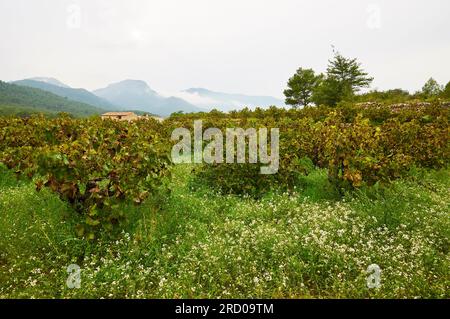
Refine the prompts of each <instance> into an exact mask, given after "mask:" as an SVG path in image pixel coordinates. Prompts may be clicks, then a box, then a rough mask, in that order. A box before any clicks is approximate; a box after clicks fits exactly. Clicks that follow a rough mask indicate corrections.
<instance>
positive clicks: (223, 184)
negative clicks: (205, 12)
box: [0, 102, 450, 298]
mask: <svg viewBox="0 0 450 319" xmlns="http://www.w3.org/2000/svg"><path fill="white" fill-rule="evenodd" d="M449 111H450V110H449V106H448V104H445V103H441V102H434V103H418V102H417V103H408V104H400V105H394V106H392V105H391V106H389V105H381V104H380V105H378V104H362V105H354V104H348V105H342V106H341V107H339V108H330V107H314V108H312V107H307V108H304V109H300V110H296V109H290V110H286V109H277V108H275V107H273V108H269V109H267V110H261V109H256V110H254V111H250V110H248V109H244V110H242V111H234V112H230V113H221V112H218V111H212V112H210V113H193V114H173V115H172V116H171V117H169V118H168V119H166V120H165V121H163V122H162V123H160V122H158V121H155V120H153V119H144V120H138V121H134V122H119V121H113V120H101V119H100V118H98V117H92V118H87V119H86V118H85V119H74V118H71V117H69V116H67V115H64V114H62V115H61V116H59V117H57V118H46V117H44V116H32V117H28V118H13V117H4V118H0V163H1V164H2V168H1V176H2V181H0V213H1V214H2V215H1V216H0V231H1V232H2V234H4V235H3V238H2V239H1V240H0V249H1V253H0V282H1V283H2V284H1V286H0V297H15V296H35V297H58V296H64V297H149V296H150V297H218V296H222V297H230V296H231V297H438V298H448V297H449V295H448V291H449V290H448V288H449V286H448V285H449V284H450V281H449V278H450V277H449V275H450V274H449V272H448V269H449V266H450V255H449V245H450V236H449V233H448V231H449V229H450V227H449V225H450V221H449V214H448V213H449V205H450V195H449V192H448V189H449V186H450V185H449V172H448V168H449V167H448V165H449V163H450V127H449V120H450V113H449ZM196 119H202V120H203V129H204V130H206V129H207V128H213V127H214V128H218V129H220V130H222V131H224V130H225V129H226V128H233V127H239V128H244V129H246V128H268V129H270V128H279V130H280V142H279V145H280V150H279V152H280V153H279V157H280V160H279V170H278V173H277V174H273V175H263V174H260V169H259V168H260V164H249V163H247V164H225V163H215V164H211V165H210V164H174V163H172V161H171V158H170V154H171V149H172V146H173V145H174V143H175V142H176V141H173V140H171V132H172V131H173V130H174V129H176V128H180V127H184V128H188V129H189V130H193V124H194V120H196ZM399 189H400V190H401V191H399ZM420 194H422V197H420ZM416 195H418V197H415V196H416ZM46 205H53V206H46ZM49 207H53V209H50V208H49ZM55 207H57V208H55ZM49 209H50V211H49ZM44 212H45V213H44ZM41 213H42V214H43V215H42V216H39V214H41ZM396 214H397V215H396ZM20 218H24V221H23V222H24V223H25V224H23V225H21V226H19V224H21V221H20V220H19V219H20ZM40 218H44V219H47V220H44V221H42V220H41V221H39V220H40ZM27 223H31V224H27ZM20 227H21V228H20ZM19 229H20V230H19ZM30 234H32V235H30ZM17 242H22V243H23V245H19V246H20V247H22V248H20V249H19V248H17V247H19V246H17ZM27 243H28V244H27ZM42 256H45V257H42ZM22 257H25V258H26V259H27V260H28V259H29V260H31V261H30V262H29V263H28V262H27V263H23V262H22V263H20V264H18V266H17V265H16V264H15V262H16V261H17V260H20V259H21V258H22ZM239 258H241V259H242V262H238V261H239V260H241V259H239ZM203 261H208V263H209V261H210V262H211V263H213V265H209V264H208V265H207V264H206V263H205V262H203ZM71 262H75V263H77V264H80V266H81V267H82V268H83V267H84V268H83V269H85V270H84V271H85V274H86V277H84V282H85V286H83V288H82V289H81V290H78V291H77V290H68V289H67V288H65V287H64V284H65V282H64V280H61V277H64V267H65V266H64V265H66V264H67V265H68V264H70V263H71ZM375 262H377V263H380V264H382V265H380V266H381V268H382V269H385V274H386V275H385V276H386V277H385V278H386V281H385V282H386V284H385V286H383V287H382V288H381V289H379V290H374V291H370V290H368V289H367V287H365V284H364V280H365V279H364V278H365V275H364V270H365V268H367V266H368V265H369V264H371V263H375ZM55 265H56V266H55ZM191 265H195V267H196V268H195V269H191V267H190V266H191ZM55 267H56V268H55ZM36 269H38V270H36ZM15 272H18V273H20V274H21V275H19V276H14V275H13V274H14V273H15ZM27 272H31V273H32V274H33V275H28V273H27ZM43 273H46V276H47V277H45V278H53V279H52V280H53V281H51V282H50V281H47V279H44V275H43ZM405 274H406V275H405ZM405 276H406V277H405ZM408 276H409V277H408ZM36 278H37V279H36ZM58 278H59V279H58ZM213 278H215V280H217V282H215V281H213ZM233 278H237V281H236V280H233ZM130 282H131V283H132V288H127V287H130ZM37 287H40V288H39V289H38V288H37ZM358 287H359V288H358Z"/></svg>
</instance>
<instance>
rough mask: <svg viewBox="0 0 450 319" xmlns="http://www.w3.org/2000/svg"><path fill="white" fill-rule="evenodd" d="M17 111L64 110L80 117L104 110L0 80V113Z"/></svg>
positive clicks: (52, 111)
mask: <svg viewBox="0 0 450 319" xmlns="http://www.w3.org/2000/svg"><path fill="white" fill-rule="evenodd" d="M19 111H20V112H22V111H23V112H25V114H30V113H48V114H56V113H59V112H66V113H70V114H73V115H74V116H80V117H81V116H89V115H94V114H101V113H103V112H104V111H105V110H103V109H101V108H97V107H94V106H92V105H89V104H85V103H80V102H75V101H71V100H68V99H66V98H64V97H61V96H58V95H55V94H53V93H50V92H47V91H43V90H40V89H36V88H31V87H26V86H20V85H15V84H10V83H6V82H2V81H0V114H2V113H3V114H16V113H17V112H19Z"/></svg>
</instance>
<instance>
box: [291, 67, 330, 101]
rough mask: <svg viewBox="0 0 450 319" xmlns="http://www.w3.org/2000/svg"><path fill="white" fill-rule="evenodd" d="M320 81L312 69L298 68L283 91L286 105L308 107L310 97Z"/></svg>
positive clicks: (320, 77)
mask: <svg viewBox="0 0 450 319" xmlns="http://www.w3.org/2000/svg"><path fill="white" fill-rule="evenodd" d="M321 80H322V75H316V74H315V73H314V70H312V69H303V68H299V69H298V70H297V72H296V73H295V74H294V75H293V76H292V77H291V78H290V79H289V81H288V84H287V85H288V88H287V89H286V90H284V95H285V96H286V104H287V105H292V106H294V107H299V106H308V105H310V103H311V102H312V101H311V96H312V94H313V92H314V90H315V89H316V88H317V86H318V85H319V84H320V82H321Z"/></svg>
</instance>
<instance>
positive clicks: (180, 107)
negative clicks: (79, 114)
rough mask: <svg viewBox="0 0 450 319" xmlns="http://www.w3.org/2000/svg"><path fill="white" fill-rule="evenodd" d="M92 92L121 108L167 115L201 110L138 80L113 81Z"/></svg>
mask: <svg viewBox="0 0 450 319" xmlns="http://www.w3.org/2000/svg"><path fill="white" fill-rule="evenodd" d="M94 93H95V94H96V95H97V96H99V97H101V98H103V99H106V100H108V101H109V102H110V103H112V104H115V105H120V106H121V108H122V109H133V110H139V111H144V112H149V113H152V114H158V115H161V116H168V115H170V114H171V113H174V112H178V111H183V112H185V113H190V112H199V111H203V109H201V108H199V107H196V106H195V105H193V104H190V103H188V102H186V101H184V100H183V99H180V98H177V97H164V96H161V95H159V94H158V93H157V92H156V91H154V90H152V89H151V88H150V87H149V86H148V85H147V83H145V82H144V81H139V80H125V81H121V82H118V83H113V84H110V85H108V86H107V87H106V88H103V89H99V90H96V91H94Z"/></svg>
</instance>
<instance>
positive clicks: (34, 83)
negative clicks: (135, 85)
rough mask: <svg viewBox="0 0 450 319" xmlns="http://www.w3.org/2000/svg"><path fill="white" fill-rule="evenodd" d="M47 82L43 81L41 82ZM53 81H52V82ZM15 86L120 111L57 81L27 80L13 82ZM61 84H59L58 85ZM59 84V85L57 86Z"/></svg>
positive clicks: (95, 97)
mask: <svg viewBox="0 0 450 319" xmlns="http://www.w3.org/2000/svg"><path fill="white" fill-rule="evenodd" d="M35 79H36V80H35ZM42 79H43V80H45V81H41V80H42ZM50 80H52V81H50ZM12 83H13V84H17V85H22V86H29V87H33V88H36V89H41V90H44V91H47V92H50V93H53V94H56V95H59V96H62V97H66V98H68V99H70V100H73V101H77V102H81V103H86V104H89V105H93V106H96V107H99V108H102V109H107V110H112V111H113V110H118V107H116V106H115V105H113V104H112V103H110V102H108V101H106V100H104V99H102V98H100V97H98V96H96V95H95V94H93V93H91V92H89V91H88V90H85V89H73V88H70V87H68V86H67V85H65V84H63V83H61V82H59V81H58V80H56V79H47V78H34V79H26V80H20V81H15V82H12ZM58 83H59V84H58ZM57 84H58V85H57Z"/></svg>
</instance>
